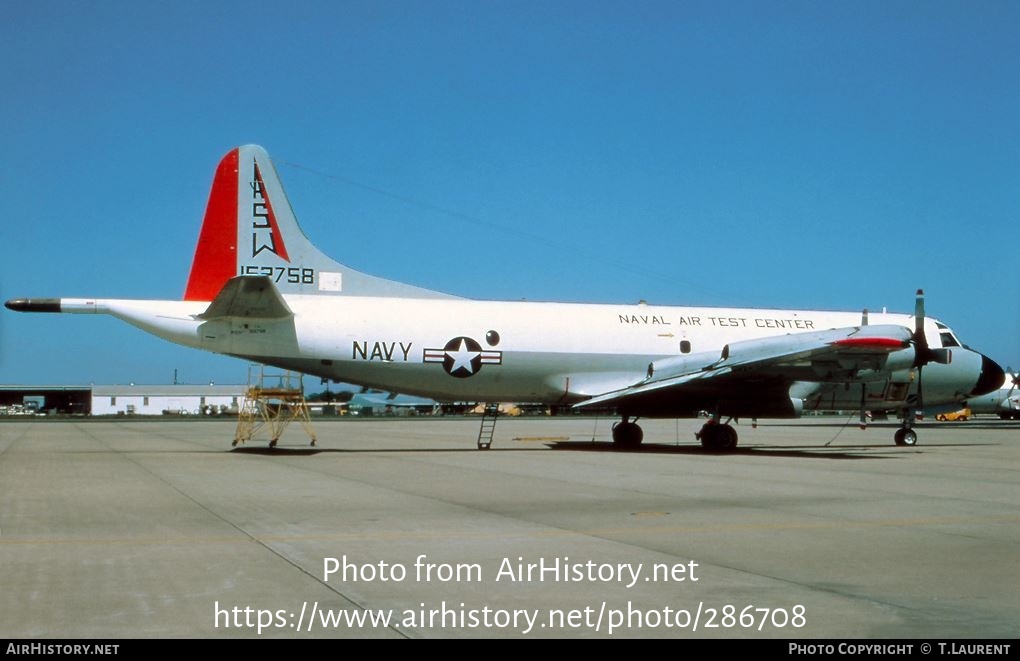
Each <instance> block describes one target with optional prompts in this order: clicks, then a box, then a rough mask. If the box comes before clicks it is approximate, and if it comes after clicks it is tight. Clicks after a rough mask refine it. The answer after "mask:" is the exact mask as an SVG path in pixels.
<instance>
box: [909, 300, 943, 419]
mask: <svg viewBox="0 0 1020 661" xmlns="http://www.w3.org/2000/svg"><path fill="white" fill-rule="evenodd" d="M912 342H913V344H914V367H916V368H917V408H918V409H919V410H924V389H923V386H922V383H923V382H924V379H922V378H921V377H922V374H921V369H922V368H923V367H924V366H925V365H927V364H928V363H940V364H942V365H947V364H949V361H950V360H951V359H952V354H951V352H950V350H949V349H932V348H931V347H929V346H928V338H927V337H926V336H925V334H924V290H923V289H918V290H917V298H916V299H915V300H914V333H913V338H912Z"/></svg>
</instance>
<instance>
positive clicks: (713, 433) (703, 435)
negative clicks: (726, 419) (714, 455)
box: [698, 422, 737, 452]
mask: <svg viewBox="0 0 1020 661" xmlns="http://www.w3.org/2000/svg"><path fill="white" fill-rule="evenodd" d="M698 438H699V439H701V447H703V448H705V449H706V450H708V451H709V452H732V451H733V450H735V449H736V447H737V430H736V429H734V428H733V427H731V426H730V425H720V424H717V423H714V422H708V423H705V426H704V427H702V428H701V431H700V432H699V433H698Z"/></svg>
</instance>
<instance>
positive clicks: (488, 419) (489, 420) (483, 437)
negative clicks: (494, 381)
mask: <svg viewBox="0 0 1020 661" xmlns="http://www.w3.org/2000/svg"><path fill="white" fill-rule="evenodd" d="M498 417H499V404H486V405H485V410H484V411H483V413H482V426H481V428H480V429H479V430H478V449H479V450H488V449H489V447H490V446H491V445H492V435H493V434H494V433H495V432H496V419H497V418H498Z"/></svg>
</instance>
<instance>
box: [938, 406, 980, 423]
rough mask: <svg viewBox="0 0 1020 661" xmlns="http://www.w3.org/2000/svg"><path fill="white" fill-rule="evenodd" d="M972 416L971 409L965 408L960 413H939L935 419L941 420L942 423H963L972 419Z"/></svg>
mask: <svg viewBox="0 0 1020 661" xmlns="http://www.w3.org/2000/svg"><path fill="white" fill-rule="evenodd" d="M972 415H973V413H971V411H970V409H968V408H963V409H960V410H959V411H953V412H952V413H939V414H938V415H936V416H935V419H936V420H941V421H942V422H947V421H948V422H956V421H959V422H963V421H964V420H966V419H967V418H969V417H971V416H972Z"/></svg>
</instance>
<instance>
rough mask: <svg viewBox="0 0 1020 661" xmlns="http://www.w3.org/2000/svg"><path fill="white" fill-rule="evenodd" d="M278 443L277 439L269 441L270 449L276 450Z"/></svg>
mask: <svg viewBox="0 0 1020 661" xmlns="http://www.w3.org/2000/svg"><path fill="white" fill-rule="evenodd" d="M276 441H277V439H275V438H274V439H273V440H271V441H269V447H271V448H275V447H276Z"/></svg>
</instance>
